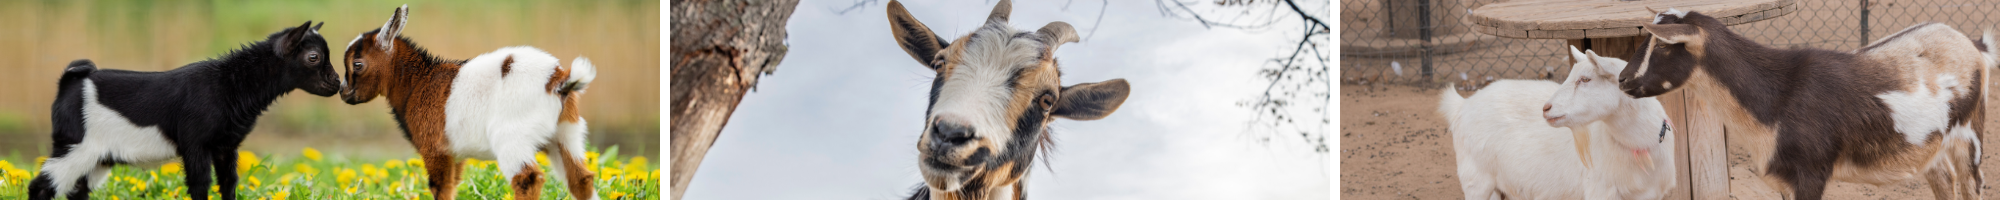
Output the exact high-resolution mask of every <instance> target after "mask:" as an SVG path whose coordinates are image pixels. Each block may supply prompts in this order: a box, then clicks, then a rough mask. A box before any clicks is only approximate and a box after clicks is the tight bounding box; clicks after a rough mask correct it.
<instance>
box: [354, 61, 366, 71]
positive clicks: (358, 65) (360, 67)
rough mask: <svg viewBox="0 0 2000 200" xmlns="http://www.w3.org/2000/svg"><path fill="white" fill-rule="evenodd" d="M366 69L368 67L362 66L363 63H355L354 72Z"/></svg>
mask: <svg viewBox="0 0 2000 200" xmlns="http://www.w3.org/2000/svg"><path fill="white" fill-rule="evenodd" d="M365 67H368V66H364V65H361V62H354V70H361V69H362V68H365Z"/></svg>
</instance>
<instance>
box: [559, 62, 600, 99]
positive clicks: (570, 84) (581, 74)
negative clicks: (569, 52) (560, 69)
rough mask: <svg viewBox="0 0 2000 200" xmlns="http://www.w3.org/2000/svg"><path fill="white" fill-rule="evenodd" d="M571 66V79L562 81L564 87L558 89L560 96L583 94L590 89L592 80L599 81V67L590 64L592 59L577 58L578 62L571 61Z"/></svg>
mask: <svg viewBox="0 0 2000 200" xmlns="http://www.w3.org/2000/svg"><path fill="white" fill-rule="evenodd" d="M569 66H570V68H569V79H566V80H563V81H562V87H561V88H559V89H557V93H558V94H564V95H569V94H574V93H581V92H583V90H584V89H585V88H588V87H590V81H591V80H596V79H597V66H595V65H591V64H590V58H584V57H581V56H579V57H576V60H574V61H570V63H569Z"/></svg>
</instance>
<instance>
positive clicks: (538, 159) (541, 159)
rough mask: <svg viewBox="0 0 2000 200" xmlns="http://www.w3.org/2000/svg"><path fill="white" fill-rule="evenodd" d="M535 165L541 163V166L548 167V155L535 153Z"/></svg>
mask: <svg viewBox="0 0 2000 200" xmlns="http://www.w3.org/2000/svg"><path fill="white" fill-rule="evenodd" d="M535 163H541V164H542V166H549V154H547V153H535Z"/></svg>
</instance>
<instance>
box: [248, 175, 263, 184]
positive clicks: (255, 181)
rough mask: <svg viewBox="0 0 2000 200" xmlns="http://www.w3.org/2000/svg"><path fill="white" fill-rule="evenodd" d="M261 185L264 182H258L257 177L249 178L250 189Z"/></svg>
mask: <svg viewBox="0 0 2000 200" xmlns="http://www.w3.org/2000/svg"><path fill="white" fill-rule="evenodd" d="M262 185H264V180H258V179H257V176H250V187H257V186H262Z"/></svg>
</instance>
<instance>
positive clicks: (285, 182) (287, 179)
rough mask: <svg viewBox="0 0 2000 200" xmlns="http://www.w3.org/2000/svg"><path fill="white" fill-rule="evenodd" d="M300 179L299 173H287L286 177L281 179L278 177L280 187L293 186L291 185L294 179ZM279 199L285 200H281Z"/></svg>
mask: <svg viewBox="0 0 2000 200" xmlns="http://www.w3.org/2000/svg"><path fill="white" fill-rule="evenodd" d="M298 177H299V174H298V173H285V176H280V177H278V185H283V186H291V185H292V178H298ZM279 199H283V198H279Z"/></svg>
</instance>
